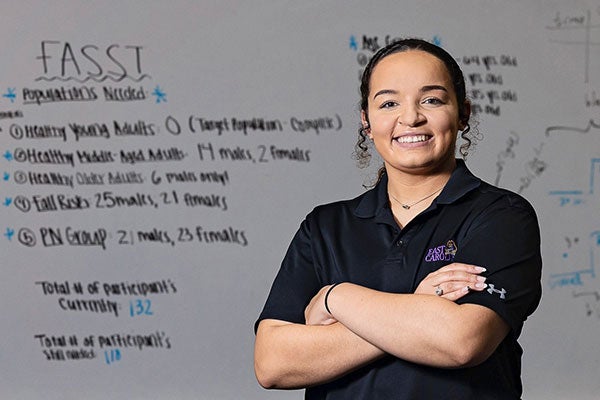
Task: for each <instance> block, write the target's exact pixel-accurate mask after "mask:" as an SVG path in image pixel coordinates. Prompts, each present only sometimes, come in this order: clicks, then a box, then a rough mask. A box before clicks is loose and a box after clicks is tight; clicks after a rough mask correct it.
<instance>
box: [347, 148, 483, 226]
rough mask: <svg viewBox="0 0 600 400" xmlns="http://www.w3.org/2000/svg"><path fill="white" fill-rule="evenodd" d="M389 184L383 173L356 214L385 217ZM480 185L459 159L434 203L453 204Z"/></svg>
mask: <svg viewBox="0 0 600 400" xmlns="http://www.w3.org/2000/svg"><path fill="white" fill-rule="evenodd" d="M387 184H388V177H387V174H383V176H382V177H381V179H380V180H379V182H378V183H377V185H375V187H374V188H373V189H371V190H369V191H368V192H366V193H365V194H364V195H363V196H362V198H361V199H360V202H359V203H358V205H357V206H356V208H355V209H354V215H356V216H357V217H359V218H373V217H375V216H378V217H380V218H383V215H384V210H385V209H387V208H389V200H388V193H387ZM479 185H481V179H479V178H477V177H476V176H475V175H473V174H472V173H471V171H469V169H468V168H467V166H466V164H465V162H464V161H463V160H461V159H457V160H456V168H455V169H454V171H453V172H452V175H451V176H450V180H449V181H448V183H447V184H446V186H445V187H444V190H442V192H441V193H440V195H439V196H438V197H437V198H436V199H435V200H434V204H452V203H454V202H455V201H457V200H458V199H460V198H461V197H463V196H464V195H466V194H467V193H469V192H470V191H472V190H473V189H475V188H477V187H479Z"/></svg>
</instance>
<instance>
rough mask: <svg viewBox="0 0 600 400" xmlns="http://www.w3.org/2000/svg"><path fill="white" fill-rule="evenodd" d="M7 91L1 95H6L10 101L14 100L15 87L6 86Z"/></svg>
mask: <svg viewBox="0 0 600 400" xmlns="http://www.w3.org/2000/svg"><path fill="white" fill-rule="evenodd" d="M7 90H8V93H4V94H3V95H2V97H6V98H7V99H10V102H11V103H14V102H15V98H16V97H17V95H16V94H15V88H8V89H7Z"/></svg>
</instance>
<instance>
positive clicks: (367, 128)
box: [360, 110, 373, 139]
mask: <svg viewBox="0 0 600 400" xmlns="http://www.w3.org/2000/svg"><path fill="white" fill-rule="evenodd" d="M360 122H361V124H362V127H363V129H364V131H365V133H366V134H367V136H368V137H369V139H373V135H371V125H370V124H369V116H368V115H367V113H366V112H365V111H364V110H362V111H361V112H360Z"/></svg>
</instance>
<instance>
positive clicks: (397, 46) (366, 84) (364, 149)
mask: <svg viewBox="0 0 600 400" xmlns="http://www.w3.org/2000/svg"><path fill="white" fill-rule="evenodd" d="M409 50H421V51H425V52H427V53H429V54H431V55H433V56H435V57H437V58H438V59H439V60H441V61H442V62H443V63H444V65H445V66H446V69H447V70H448V73H449V74H450V79H451V81H452V85H453V88H454V92H455V93H456V99H457V102H458V105H459V110H458V117H459V119H460V122H461V123H462V124H463V125H464V126H465V129H464V130H463V131H462V132H461V137H462V138H463V139H464V140H465V143H463V144H462V145H461V146H460V149H459V151H460V154H461V155H462V156H463V157H464V158H466V156H467V154H468V151H469V147H470V146H471V143H472V140H471V138H470V135H469V131H470V129H471V128H470V126H469V116H470V114H469V108H468V105H467V93H466V88H465V78H464V76H463V73H462V71H461V69H460V67H459V66H458V63H457V62H456V60H455V59H454V57H452V56H451V55H450V54H449V53H448V52H447V51H446V50H444V49H442V48H441V47H438V46H436V45H434V44H431V43H429V42H427V41H425V40H422V39H415V38H410V39H402V40H398V41H395V42H392V43H390V44H388V45H387V46H385V47H383V48H381V49H379V51H377V53H375V55H373V57H372V58H371V60H370V61H369V63H368V64H367V66H366V67H365V70H364V71H363V74H362V78H361V82H360V109H361V111H363V112H364V113H365V116H366V120H367V123H369V114H368V106H369V105H368V102H369V92H370V90H371V87H370V83H371V75H372V73H373V69H374V68H375V66H376V65H377V64H378V63H379V61H381V60H382V59H384V58H385V57H387V56H389V55H391V54H394V53H401V52H404V51H409ZM366 130H367V127H364V126H361V128H360V129H359V130H358V141H357V142H356V146H355V155H356V159H357V162H358V165H359V167H361V168H363V167H366V166H368V165H369V162H370V160H371V154H370V153H369V146H368V142H367V134H366V132H365V131H366ZM383 173H385V169H384V168H383V167H382V168H381V169H380V170H379V173H378V178H380V177H381V175H383Z"/></svg>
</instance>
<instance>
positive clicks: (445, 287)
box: [434, 281, 487, 294]
mask: <svg viewBox="0 0 600 400" xmlns="http://www.w3.org/2000/svg"><path fill="white" fill-rule="evenodd" d="M438 287H439V288H440V289H441V290H442V292H443V293H444V294H449V293H453V292H458V291H461V290H466V289H465V288H466V287H468V288H469V291H475V292H480V291H482V290H484V289H485V288H486V287H487V284H486V283H483V282H476V283H472V282H466V281H463V282H446V283H442V284H440V285H437V286H435V289H434V291H436V289H437V288H438ZM469 291H467V292H466V293H468V292H469ZM437 292H439V291H437ZM437 292H436V294H437ZM466 293H465V294H466Z"/></svg>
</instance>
